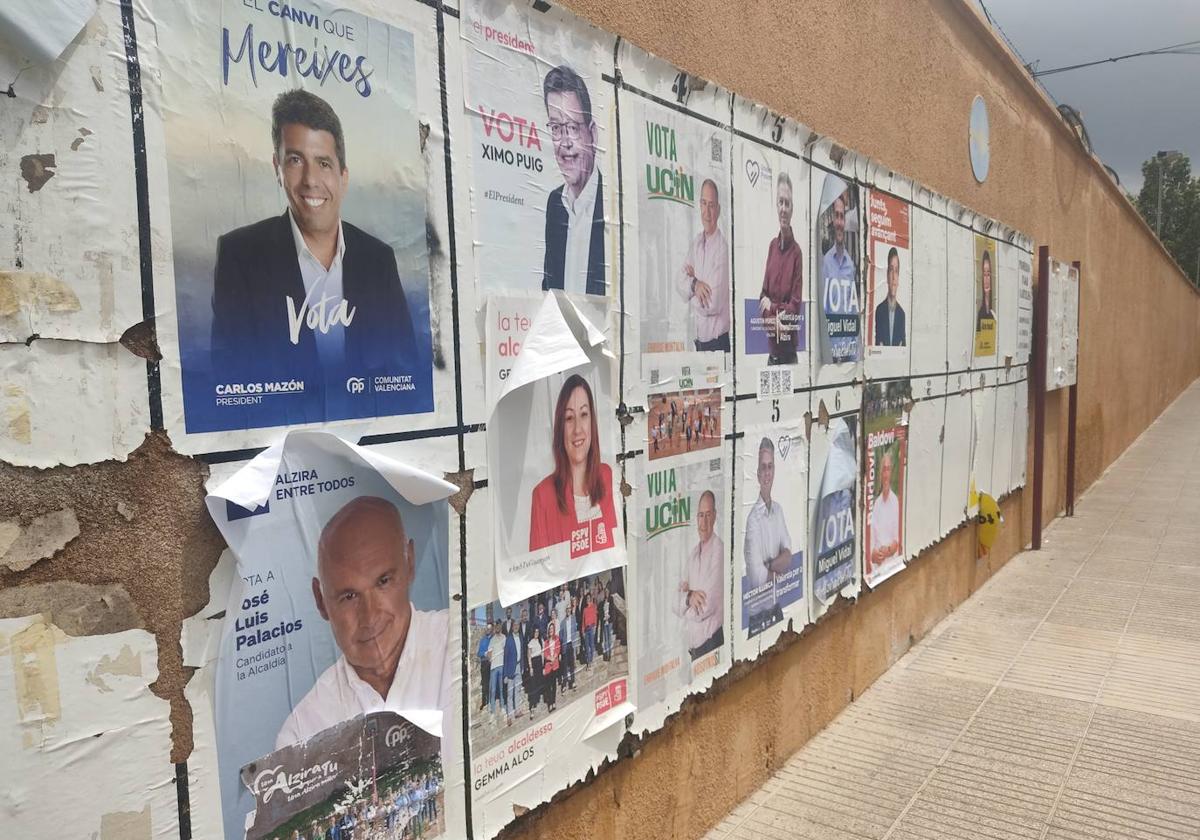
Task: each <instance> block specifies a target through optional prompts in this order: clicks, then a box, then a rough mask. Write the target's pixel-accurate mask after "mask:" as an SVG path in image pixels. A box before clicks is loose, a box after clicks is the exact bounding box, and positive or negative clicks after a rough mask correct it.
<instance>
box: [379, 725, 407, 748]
mask: <svg viewBox="0 0 1200 840" xmlns="http://www.w3.org/2000/svg"><path fill="white" fill-rule="evenodd" d="M407 734H408V733H406V732H405V731H404V728H403V727H400V726H392V727H390V728H389V729H388V731H387V734H385V735H384V736H383V742H384V743H385V744H387V745H388V747H390V748H395V747H396V746H398V745H399V744H400V743H401V742H402V741H404V739H405V738H406V737H407Z"/></svg>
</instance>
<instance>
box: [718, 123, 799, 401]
mask: <svg viewBox="0 0 1200 840" xmlns="http://www.w3.org/2000/svg"><path fill="white" fill-rule="evenodd" d="M735 146H736V148H737V151H738V159H737V166H736V167H735V169H734V180H735V183H736V185H737V189H738V225H737V228H736V230H735V232H734V259H735V261H736V266H737V273H738V290H739V295H738V297H739V301H738V303H739V306H740V312H739V314H740V315H741V316H742V318H743V319H744V320H743V321H742V326H741V331H742V336H743V339H742V342H743V347H742V352H743V353H744V356H745V362H746V363H747V364H749V365H750V366H751V367H761V366H767V365H771V366H774V365H797V364H799V365H802V366H803V367H805V368H807V362H808V329H807V310H808V307H807V300H808V297H809V295H808V287H806V285H805V280H806V279H807V278H806V276H805V273H806V271H807V269H808V266H809V264H810V263H809V260H808V247H809V244H808V238H807V236H806V235H805V231H807V230H808V229H809V228H808V208H809V197H808V173H809V167H808V165H807V164H805V163H804V161H802V160H800V159H799V158H798V157H792V156H789V155H785V154H783V153H782V152H779V151H777V150H775V149H773V148H770V147H769V146H765V145H763V144H760V143H755V142H753V141H751V140H748V139H743V138H738V139H737V140H736V141H735ZM740 363H741V360H739V364H740ZM804 375H805V377H807V371H805V374H804ZM797 384H800V383H797Z"/></svg>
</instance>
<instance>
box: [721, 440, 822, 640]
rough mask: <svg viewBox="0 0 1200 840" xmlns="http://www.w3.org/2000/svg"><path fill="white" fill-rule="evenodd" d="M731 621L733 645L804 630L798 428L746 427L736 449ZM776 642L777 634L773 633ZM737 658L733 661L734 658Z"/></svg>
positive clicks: (803, 489) (803, 497) (803, 488)
mask: <svg viewBox="0 0 1200 840" xmlns="http://www.w3.org/2000/svg"><path fill="white" fill-rule="evenodd" d="M738 460H739V461H740V473H741V479H740V484H739V491H738V492H739V496H738V498H739V499H740V500H741V502H740V504H739V505H738V508H739V510H738V513H737V516H738V521H737V523H736V525H737V528H738V530H737V534H738V535H739V536H740V545H738V546H737V550H736V551H734V564H733V567H734V570H735V576H734V577H735V581H736V585H735V587H734V592H735V593H736V595H737V599H736V616H737V618H736V620H737V626H738V633H739V636H738V638H739V648H741V647H742V645H741V644H740V643H741V642H749V640H751V639H754V638H755V637H756V636H759V635H760V634H762V633H764V632H765V631H767V630H770V629H771V628H777V629H778V630H779V631H781V630H783V629H786V626H787V625H786V624H784V622H785V621H786V620H788V619H791V620H792V627H793V629H795V630H797V631H799V629H800V628H801V627H803V626H804V625H805V624H807V623H808V609H807V601H806V599H805V595H806V593H805V584H806V580H805V578H806V570H805V557H806V555H807V545H808V527H807V520H808V516H807V508H808V446H807V438H806V435H805V431H804V424H803V423H802V422H801V423H794V422H793V423H788V422H783V423H770V424H757V425H753V426H749V427H747V429H746V433H745V435H744V436H743V437H742V438H741V440H740V442H739V456H738ZM775 635H777V633H776V634H775ZM739 655H740V654H739Z"/></svg>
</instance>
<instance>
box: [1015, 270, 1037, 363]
mask: <svg viewBox="0 0 1200 840" xmlns="http://www.w3.org/2000/svg"><path fill="white" fill-rule="evenodd" d="M1014 250H1015V251H1016V255H1017V345H1016V349H1017V353H1016V356H1015V357H1014V358H1013V363H1014V364H1018V365H1024V364H1028V363H1029V356H1030V351H1031V350H1032V349H1033V256H1032V255H1030V254H1028V253H1026V252H1025V251H1022V250H1021V249H1019V248H1018V249H1014Z"/></svg>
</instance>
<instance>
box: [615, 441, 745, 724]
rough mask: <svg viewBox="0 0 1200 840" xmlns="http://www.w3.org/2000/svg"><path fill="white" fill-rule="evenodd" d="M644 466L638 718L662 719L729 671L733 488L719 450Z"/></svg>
mask: <svg viewBox="0 0 1200 840" xmlns="http://www.w3.org/2000/svg"><path fill="white" fill-rule="evenodd" d="M639 464H640V470H639V477H638V484H637V488H636V491H635V494H634V496H633V497H632V500H633V501H634V502H635V504H634V507H633V515H632V524H631V528H632V527H634V526H636V527H637V528H638V533H637V553H636V560H635V561H633V562H631V566H632V568H633V580H634V582H635V584H636V589H635V601H634V603H635V609H634V627H635V628H636V631H635V633H636V645H637V646H636V651H637V656H636V663H637V665H636V668H637V672H636V673H637V680H636V686H637V688H636V691H635V695H636V696H635V700H636V702H637V706H638V710H639V716H642V715H645V714H646V713H647V712H648V711H650V710H651V708H652V707H654V708H657V709H658V710H659V711H660V712H661V716H660V717H658V718H657V719H656V720H661V719H662V717H665V715H666V714H669V713H670V712H671V711H674V710H675V709H677V708H678V702H679V701H680V700H681V699H682V697H683V696H684V695H685V694H687V693H688V692H689V691H695V690H698V689H700V688H703V687H704V686H707V685H708V684H709V683H710V682H711V681H712V679H713V678H714V677H715V676H716V675H717V674H718V673H723V672H724V671H725V670H726V669H727V668H728V667H729V647H728V645H727V643H726V639H727V635H726V632H727V631H726V626H727V624H728V616H729V614H730V610H729V606H730V605H729V572H728V569H729V552H728V548H727V539H728V536H729V533H730V528H729V524H730V523H729V509H728V506H727V500H726V497H727V492H726V487H727V486H728V485H727V478H726V474H725V469H724V461H723V459H722V457H721V455H720V453H719V452H713V453H705V454H704V455H698V456H695V457H693V458H689V459H682V458H681V459H677V460H676V461H673V462H671V463H669V464H651V463H650V462H649V459H641V460H640V461H639ZM668 704H669V705H668ZM649 728H655V727H654V726H650V727H649Z"/></svg>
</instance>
